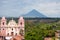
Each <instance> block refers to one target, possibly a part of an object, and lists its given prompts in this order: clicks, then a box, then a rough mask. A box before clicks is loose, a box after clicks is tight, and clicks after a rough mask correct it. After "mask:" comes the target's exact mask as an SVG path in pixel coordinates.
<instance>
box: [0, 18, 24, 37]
mask: <svg viewBox="0 0 60 40" xmlns="http://www.w3.org/2000/svg"><path fill="white" fill-rule="evenodd" d="M20 34H22V35H24V19H23V17H20V18H19V19H18V23H16V21H15V20H13V19H12V20H10V21H9V22H8V23H7V19H6V18H5V17H2V18H1V20H0V36H16V35H20Z"/></svg>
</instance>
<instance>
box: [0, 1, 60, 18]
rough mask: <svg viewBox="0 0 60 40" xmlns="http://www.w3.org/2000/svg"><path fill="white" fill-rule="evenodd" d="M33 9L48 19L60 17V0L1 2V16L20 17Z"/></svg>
mask: <svg viewBox="0 0 60 40" xmlns="http://www.w3.org/2000/svg"><path fill="white" fill-rule="evenodd" d="M33 9H36V10H37V11H39V12H41V13H42V14H44V15H46V16H48V17H60V0H0V16H6V17H19V16H20V15H23V14H26V13H28V12H29V11H31V10H33Z"/></svg>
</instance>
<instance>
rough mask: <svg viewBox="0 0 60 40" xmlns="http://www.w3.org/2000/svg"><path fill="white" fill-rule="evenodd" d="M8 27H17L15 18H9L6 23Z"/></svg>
mask: <svg viewBox="0 0 60 40" xmlns="http://www.w3.org/2000/svg"><path fill="white" fill-rule="evenodd" d="M8 27H17V23H16V22H15V20H13V19H12V20H10V21H9V23H8Z"/></svg>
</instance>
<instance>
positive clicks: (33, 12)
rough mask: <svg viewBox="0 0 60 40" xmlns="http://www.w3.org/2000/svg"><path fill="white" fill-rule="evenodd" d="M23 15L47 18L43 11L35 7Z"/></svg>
mask: <svg viewBox="0 0 60 40" xmlns="http://www.w3.org/2000/svg"><path fill="white" fill-rule="evenodd" d="M22 16H23V17H33V18H35V17H39V18H46V16H45V15H43V14H42V13H40V12H38V11H36V10H35V9H33V10H32V11H30V12H28V13H27V14H25V15H22Z"/></svg>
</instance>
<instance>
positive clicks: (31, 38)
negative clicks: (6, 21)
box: [25, 22, 60, 40]
mask: <svg viewBox="0 0 60 40" xmlns="http://www.w3.org/2000/svg"><path fill="white" fill-rule="evenodd" d="M58 29H60V25H59V24H57V22H53V23H41V22H36V23H35V22H26V23H25V40H43V39H44V37H48V36H49V37H54V36H55V35H54V34H55V31H56V30H58ZM53 39H54V38H53Z"/></svg>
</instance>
